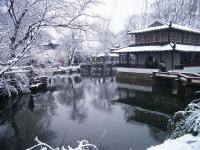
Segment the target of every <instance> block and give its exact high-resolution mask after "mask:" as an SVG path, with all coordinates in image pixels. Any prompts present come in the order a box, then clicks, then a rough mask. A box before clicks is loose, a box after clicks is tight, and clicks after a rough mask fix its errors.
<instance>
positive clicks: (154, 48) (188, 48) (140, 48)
mask: <svg viewBox="0 0 200 150" xmlns="http://www.w3.org/2000/svg"><path fill="white" fill-rule="evenodd" d="M172 50H173V48H172V46H171V45H170V44H166V45H153V46H130V47H125V48H121V49H118V50H115V51H113V52H114V53H128V52H145V51H146V52H148V51H149V52H155V51H172ZM175 50H176V51H185V52H186V51H192V52H200V46H193V45H183V44H176V48H175Z"/></svg>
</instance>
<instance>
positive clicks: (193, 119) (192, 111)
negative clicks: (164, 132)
mask: <svg viewBox="0 0 200 150" xmlns="http://www.w3.org/2000/svg"><path fill="white" fill-rule="evenodd" d="M185 134H192V135H193V136H200V99H198V100H194V101H193V102H191V103H190V104H189V105H188V107H187V108H186V109H185V111H178V112H176V113H175V114H174V116H173V117H172V118H171V119H170V120H169V122H168V137H167V138H169V139H176V138H178V137H181V136H183V135H185Z"/></svg>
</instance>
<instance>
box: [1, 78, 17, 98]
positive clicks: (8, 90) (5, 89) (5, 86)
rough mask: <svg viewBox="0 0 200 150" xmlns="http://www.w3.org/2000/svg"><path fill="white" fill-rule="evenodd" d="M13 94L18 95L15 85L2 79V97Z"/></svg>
mask: <svg viewBox="0 0 200 150" xmlns="http://www.w3.org/2000/svg"><path fill="white" fill-rule="evenodd" d="M12 95H18V91H17V89H16V88H15V86H13V85H11V84H10V82H8V81H5V80H0V97H7V96H8V97H12Z"/></svg>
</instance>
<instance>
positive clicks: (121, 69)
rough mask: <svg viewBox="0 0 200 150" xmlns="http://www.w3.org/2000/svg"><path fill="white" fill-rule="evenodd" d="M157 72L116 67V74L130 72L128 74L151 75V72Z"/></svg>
mask: <svg viewBox="0 0 200 150" xmlns="http://www.w3.org/2000/svg"><path fill="white" fill-rule="evenodd" d="M158 70H159V69H146V68H125V67H117V72H130V73H147V74H152V73H153V72H157V71H158Z"/></svg>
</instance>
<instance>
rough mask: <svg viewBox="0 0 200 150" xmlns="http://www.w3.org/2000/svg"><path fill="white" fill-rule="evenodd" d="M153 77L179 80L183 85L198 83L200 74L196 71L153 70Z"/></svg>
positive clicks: (199, 83) (199, 82)
mask: <svg viewBox="0 0 200 150" xmlns="http://www.w3.org/2000/svg"><path fill="white" fill-rule="evenodd" d="M152 77H153V79H159V78H162V79H163V78H165V79H172V80H176V81H181V82H182V83H184V84H185V85H200V75H199V74H197V73H188V72H184V73H179V72H153V76H152Z"/></svg>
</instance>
